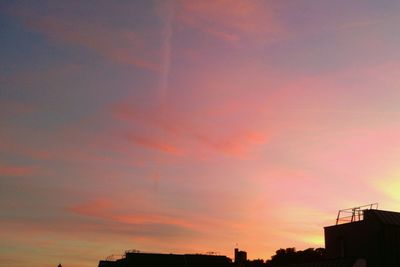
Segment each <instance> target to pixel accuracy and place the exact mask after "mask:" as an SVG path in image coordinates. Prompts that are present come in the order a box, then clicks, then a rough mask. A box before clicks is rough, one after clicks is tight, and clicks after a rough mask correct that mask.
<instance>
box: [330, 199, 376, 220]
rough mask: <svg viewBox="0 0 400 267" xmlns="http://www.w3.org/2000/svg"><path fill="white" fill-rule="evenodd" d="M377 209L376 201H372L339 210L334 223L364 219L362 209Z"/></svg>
mask: <svg viewBox="0 0 400 267" xmlns="http://www.w3.org/2000/svg"><path fill="white" fill-rule="evenodd" d="M372 209H375V210H376V209H378V203H372V204H368V205H363V206H359V207H354V208H349V209H343V210H339V212H338V215H337V218H336V225H338V224H343V223H350V222H357V221H362V220H363V219H364V210H372Z"/></svg>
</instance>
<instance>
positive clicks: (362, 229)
mask: <svg viewBox="0 0 400 267" xmlns="http://www.w3.org/2000/svg"><path fill="white" fill-rule="evenodd" d="M362 216H363V218H362V219H361V220H358V221H354V222H350V223H345V224H337V225H333V226H328V227H325V229H324V230H325V248H326V254H327V257H328V258H332V259H334V258H363V259H365V260H366V262H367V266H368V267H392V266H393V267H394V266H400V213H398V212H392V211H383V210H377V209H368V210H364V211H363V214H362Z"/></svg>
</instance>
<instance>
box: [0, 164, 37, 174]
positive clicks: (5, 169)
mask: <svg viewBox="0 0 400 267" xmlns="http://www.w3.org/2000/svg"><path fill="white" fill-rule="evenodd" d="M36 171H37V168H35V167H33V166H14V165H13V166H11V165H0V175H1V176H11V177H22V176H30V175H33V174H35V173H36Z"/></svg>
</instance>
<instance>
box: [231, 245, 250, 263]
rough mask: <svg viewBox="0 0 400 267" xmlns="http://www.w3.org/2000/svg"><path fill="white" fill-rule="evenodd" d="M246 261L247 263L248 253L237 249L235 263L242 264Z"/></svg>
mask: <svg viewBox="0 0 400 267" xmlns="http://www.w3.org/2000/svg"><path fill="white" fill-rule="evenodd" d="M246 261H247V252H246V251H242V250H239V249H238V248H235V259H234V262H235V263H237V264H240V263H245V262H246Z"/></svg>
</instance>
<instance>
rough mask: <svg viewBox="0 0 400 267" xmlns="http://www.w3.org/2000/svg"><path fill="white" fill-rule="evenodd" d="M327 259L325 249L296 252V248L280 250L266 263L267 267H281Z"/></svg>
mask: <svg viewBox="0 0 400 267" xmlns="http://www.w3.org/2000/svg"><path fill="white" fill-rule="evenodd" d="M323 259H325V249H324V248H316V249H314V248H308V249H305V250H299V251H296V249H295V248H286V249H283V248H281V249H278V250H277V251H276V252H275V255H273V256H272V257H271V259H270V260H267V261H266V262H265V264H266V266H267V267H273V266H281V265H287V264H294V263H305V262H312V261H321V260H323Z"/></svg>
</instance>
